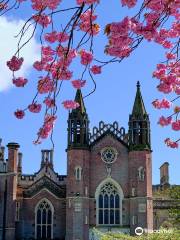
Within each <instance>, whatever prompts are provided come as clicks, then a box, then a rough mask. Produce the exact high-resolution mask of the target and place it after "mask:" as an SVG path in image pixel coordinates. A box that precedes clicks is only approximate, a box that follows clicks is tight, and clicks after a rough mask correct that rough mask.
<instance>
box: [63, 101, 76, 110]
mask: <svg viewBox="0 0 180 240" xmlns="http://www.w3.org/2000/svg"><path fill="white" fill-rule="evenodd" d="M62 104H63V105H64V108H66V109H76V108H78V107H79V103H77V102H75V101H73V100H66V101H64V102H62Z"/></svg>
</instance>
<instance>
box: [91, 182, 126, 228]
mask: <svg viewBox="0 0 180 240" xmlns="http://www.w3.org/2000/svg"><path fill="white" fill-rule="evenodd" d="M96 200H97V217H98V219H97V224H98V225H121V222H122V220H121V215H122V211H121V209H122V194H121V192H120V191H119V189H118V188H117V187H116V186H115V185H114V184H113V183H112V182H106V183H105V184H104V185H103V186H102V187H101V188H100V189H99V193H98V194H97V198H96Z"/></svg>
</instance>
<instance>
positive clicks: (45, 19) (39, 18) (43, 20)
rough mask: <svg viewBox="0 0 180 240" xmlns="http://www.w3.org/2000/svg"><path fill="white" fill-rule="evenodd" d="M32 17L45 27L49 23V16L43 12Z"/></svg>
mask: <svg viewBox="0 0 180 240" xmlns="http://www.w3.org/2000/svg"><path fill="white" fill-rule="evenodd" d="M33 19H34V20H35V21H36V22H37V23H39V24H40V25H42V26H43V27H47V26H48V25H49V24H50V23H51V18H50V17H49V16H47V15H45V14H41V15H38V14H37V15H34V16H33Z"/></svg>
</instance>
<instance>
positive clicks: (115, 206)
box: [113, 195, 116, 224]
mask: <svg viewBox="0 0 180 240" xmlns="http://www.w3.org/2000/svg"><path fill="white" fill-rule="evenodd" d="M113 214H114V224H116V195H114V212H113Z"/></svg>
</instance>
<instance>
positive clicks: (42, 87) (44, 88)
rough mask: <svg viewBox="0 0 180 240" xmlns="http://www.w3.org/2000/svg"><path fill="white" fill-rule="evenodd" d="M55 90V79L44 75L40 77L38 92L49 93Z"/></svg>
mask: <svg viewBox="0 0 180 240" xmlns="http://www.w3.org/2000/svg"><path fill="white" fill-rule="evenodd" d="M53 90H54V83H53V80H52V79H51V78H50V77H44V78H40V80H39V81H38V92H39V93H41V94H43V93H49V92H52V91H53Z"/></svg>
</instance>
